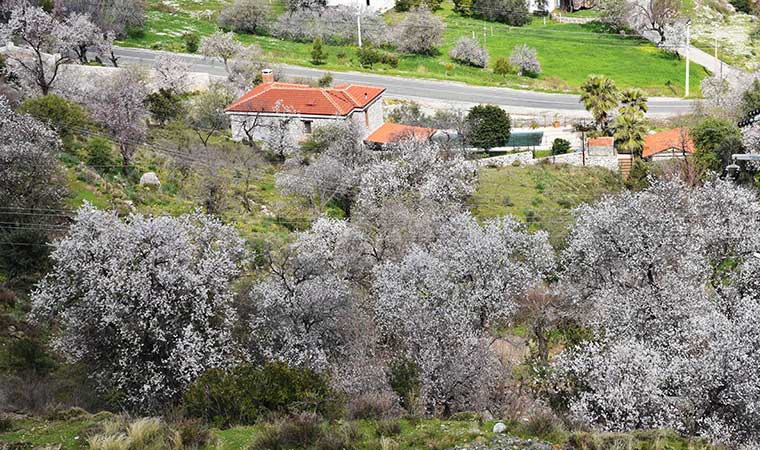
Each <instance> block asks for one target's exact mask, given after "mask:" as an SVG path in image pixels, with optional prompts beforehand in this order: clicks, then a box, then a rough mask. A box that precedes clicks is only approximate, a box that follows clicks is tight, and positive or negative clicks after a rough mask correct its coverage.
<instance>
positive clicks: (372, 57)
mask: <svg viewBox="0 0 760 450" xmlns="http://www.w3.org/2000/svg"><path fill="white" fill-rule="evenodd" d="M356 56H357V57H359V64H360V65H361V66H362V67H368V68H371V67H372V66H373V65H375V64H377V63H379V62H380V61H381V60H382V55H381V54H380V51H379V50H377V49H375V48H373V47H359V48H357V49H356Z"/></svg>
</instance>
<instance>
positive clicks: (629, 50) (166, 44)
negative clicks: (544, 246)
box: [121, 0, 707, 96]
mask: <svg viewBox="0 0 760 450" xmlns="http://www.w3.org/2000/svg"><path fill="white" fill-rule="evenodd" d="M275 3H277V2H275ZM172 4H173V5H177V6H176V7H173V6H166V5H165V4H164V3H161V2H159V1H157V0H151V1H149V7H148V21H147V25H146V27H145V29H144V31H143V32H142V33H141V34H135V33H133V34H132V36H131V37H130V38H129V39H127V40H126V41H124V42H121V44H122V45H127V46H136V47H145V48H156V49H165V50H173V51H184V43H183V40H182V35H183V34H184V33H186V32H197V33H199V34H200V35H207V34H210V33H212V32H213V31H214V30H215V29H216V24H215V19H214V17H215V14H216V13H217V12H218V10H219V9H220V7H221V6H220V5H221V4H222V2H220V1H219V0H177V1H176V2H172ZM437 14H438V15H440V16H441V17H442V18H443V19H444V20H445V22H446V25H447V29H446V34H445V39H444V43H443V45H442V46H441V48H440V49H439V50H440V51H439V53H438V55H435V56H403V57H401V59H400V64H399V66H398V67H397V68H391V67H387V66H376V67H374V68H373V69H363V68H361V67H360V66H359V64H358V62H357V58H356V51H355V48H353V47H337V46H329V45H328V46H325V47H324V48H325V50H326V51H327V53H328V55H329V56H328V58H327V62H326V64H324V65H321V66H319V67H320V68H322V69H324V70H326V71H328V70H329V71H340V70H365V71H371V72H374V73H383V74H389V75H402V76H406V77H422V78H436V79H446V80H453V81H461V82H466V83H470V84H480V85H499V86H509V87H518V88H525V89H537V90H545V91H555V92H562V91H576V90H577V89H578V86H579V85H580V83H582V81H583V80H584V79H585V78H586V76H587V75H588V74H591V73H594V74H603V75H608V76H610V77H611V78H613V79H614V80H615V81H616V82H617V84H618V85H619V86H621V87H631V86H635V87H640V88H642V89H643V90H645V91H646V92H647V93H649V94H650V95H666V96H680V95H682V94H683V84H684V78H685V66H684V62H683V61H682V60H679V59H678V58H676V57H675V56H673V55H671V54H668V53H666V52H663V51H661V50H659V49H657V48H656V47H655V46H654V45H653V44H651V43H649V42H645V41H643V40H641V39H637V38H633V37H624V36H619V35H612V34H605V33H603V32H602V30H601V29H600V26H599V25H598V24H594V23H592V24H585V25H576V24H558V23H556V22H553V21H551V20H547V22H546V24H544V21H543V19H541V18H535V19H534V21H533V22H532V23H531V24H530V25H528V26H525V27H521V28H516V27H509V26H507V25H504V24H499V23H492V22H486V21H481V20H477V19H471V18H463V17H461V16H459V15H457V14H455V13H454V12H453V11H452V3H451V2H445V3H444V5H443V9H442V10H441V11H439V12H438V13H437ZM386 16H387V20H388V21H389V22H395V21H397V20H399V19H400V17H399V14H398V13H395V12H389V13H387V14H386ZM484 31H485V34H486V36H485V40H486V46H487V47H488V50H489V54H490V56H491V61H492V62H493V61H495V60H496V59H497V58H499V57H509V54H510V53H511V51H512V49H513V48H514V47H515V46H516V45H519V44H527V45H529V46H531V47H534V48H536V50H537V51H538V56H539V60H540V61H541V64H542V67H543V70H544V73H543V74H542V75H541V76H540V77H538V78H529V77H519V76H517V75H507V76H499V75H496V74H494V73H493V72H492V71H491V69H490V68H487V69H485V70H483V69H478V68H474V67H468V66H463V65H459V64H454V65H453V70H447V67H446V66H447V65H448V64H450V63H451V62H452V61H451V60H450V58H449V57H448V51H449V50H450V49H451V48H452V47H453V46H454V44H455V42H456V41H457V39H459V38H460V37H462V36H470V37H471V36H473V34H474V35H475V36H476V37H477V38H478V39H480V40H481V41H482V40H483V37H484V36H483V34H484ZM240 40H241V41H243V42H246V43H255V44H257V45H259V46H260V47H261V48H262V49H263V50H264V52H265V58H266V59H267V60H269V61H273V62H282V63H289V64H298V65H305V66H313V65H312V64H311V63H310V62H309V60H310V51H311V45H310V44H308V43H297V42H291V41H284V40H280V39H275V38H272V37H268V36H254V35H240ZM706 75H707V72H706V71H705V70H703V69H701V68H699V67H698V66H695V67H693V70H692V80H691V85H692V87H693V90H692V92H694V94H695V95H698V94H699V90H698V86H699V82H700V81H701V79H702V78H704V77H705V76H706Z"/></svg>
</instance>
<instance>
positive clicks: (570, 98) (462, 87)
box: [115, 47, 692, 117]
mask: <svg viewBox="0 0 760 450" xmlns="http://www.w3.org/2000/svg"><path fill="white" fill-rule="evenodd" d="M115 53H116V55H118V56H119V57H120V62H121V63H137V64H144V65H152V64H153V61H154V60H155V58H156V57H157V56H158V55H160V54H161V52H160V51H157V50H148V49H138V48H125V47H118V48H116V49H115ZM181 56H182V57H183V58H185V59H186V60H187V61H188V62H189V63H190V64H191V65H192V69H191V70H192V71H193V72H200V73H207V74H209V75H216V76H224V75H225V74H226V73H225V70H224V65H223V64H222V63H220V62H216V61H214V60H209V59H205V58H203V57H202V56H198V55H188V54H182V55H181ZM278 67H279V68H281V70H282V71H283V72H284V74H285V75H286V76H291V77H305V78H319V77H321V76H322V75H323V74H324V73H325V71H324V70H319V69H312V68H308V67H300V66H291V65H279V66H278ZM332 75H333V80H334V83H335V84H340V83H351V84H365V85H372V86H380V87H384V88H386V96H387V97H391V98H402V99H412V100H418V101H422V102H427V103H433V104H434V105H435V106H439V107H440V106H446V105H450V106H452V107H468V106H471V105H475V104H480V103H491V104H497V105H499V106H501V107H503V108H505V109H507V110H508V111H510V112H512V113H520V112H524V113H525V114H526V115H531V114H539V113H558V114H561V115H567V116H583V115H586V112H585V110H584V108H583V105H582V104H581V103H580V102H579V97H578V96H577V95H572V94H551V93H544V92H535V91H527V90H525V91H524V90H518V89H509V88H498V87H483V86H470V85H466V84H462V83H453V82H447V81H438V80H427V79H416V78H403V77H396V76H389V75H376V74H372V73H363V72H332ZM691 107H692V102H691V101H687V100H681V99H677V98H665V97H652V98H650V99H649V114H650V115H653V116H661V117H663V116H676V115H680V114H685V113H687V112H689V111H690V110H691Z"/></svg>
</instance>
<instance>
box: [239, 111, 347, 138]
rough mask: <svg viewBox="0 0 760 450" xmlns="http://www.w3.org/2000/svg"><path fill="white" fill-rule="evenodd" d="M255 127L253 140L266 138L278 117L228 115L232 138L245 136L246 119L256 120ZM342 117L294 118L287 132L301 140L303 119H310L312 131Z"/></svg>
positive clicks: (304, 134) (303, 128)
mask: <svg viewBox="0 0 760 450" xmlns="http://www.w3.org/2000/svg"><path fill="white" fill-rule="evenodd" d="M256 120H257V122H256V125H257V126H256V128H255V129H254V130H253V138H254V139H255V140H260V141H262V140H266V139H267V138H268V137H269V134H270V129H271V125H274V124H276V123H277V122H279V121H281V120H282V118H280V117H258V118H257V117H256V116H254V115H245V114H231V115H230V127H231V129H232V140H234V141H242V140H243V139H245V138H246V135H245V132H244V131H243V126H242V125H243V124H244V123H245V122H246V121H247V122H248V123H253V122H254V121H256ZM343 120H345V118H343V117H335V118H333V117H330V118H324V119H312V118H295V119H293V120H291V122H290V125H289V127H288V131H289V134H290V136H291V138H292V139H293V140H295V141H296V142H301V141H303V140H305V139H306V137H307V133H306V123H305V121H311V129H312V131H314V130H315V129H317V128H318V127H321V126H325V125H329V124H334V123H335V122H336V121H343Z"/></svg>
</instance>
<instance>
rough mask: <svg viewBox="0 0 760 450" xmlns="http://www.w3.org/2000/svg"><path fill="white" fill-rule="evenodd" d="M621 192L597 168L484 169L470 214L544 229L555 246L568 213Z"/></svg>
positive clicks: (618, 183) (616, 177)
mask: <svg viewBox="0 0 760 450" xmlns="http://www.w3.org/2000/svg"><path fill="white" fill-rule="evenodd" d="M622 188H623V184H622V181H621V179H620V176H619V175H617V174H615V173H612V172H610V171H609V170H607V169H603V168H600V167H576V166H569V165H564V164H540V165H537V166H526V167H511V166H508V167H500V168H484V169H481V170H480V178H479V183H478V190H477V192H476V193H475V195H474V196H473V198H472V199H471V202H470V209H471V210H472V212H473V214H474V215H475V216H476V217H478V218H480V219H488V218H492V217H501V216H504V215H511V216H513V217H515V218H516V219H517V220H519V221H522V222H528V223H529V227H530V229H532V230H546V231H547V232H548V233H549V237H550V239H551V241H552V243H553V244H554V245H556V246H561V245H562V243H563V241H564V238H565V237H566V236H567V232H568V230H569V227H570V226H571V225H572V215H571V210H572V208H574V207H576V206H578V205H580V204H581V203H590V202H593V201H595V200H598V199H599V198H601V197H602V196H603V195H604V194H606V193H611V192H617V191H619V190H621V189H622Z"/></svg>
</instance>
